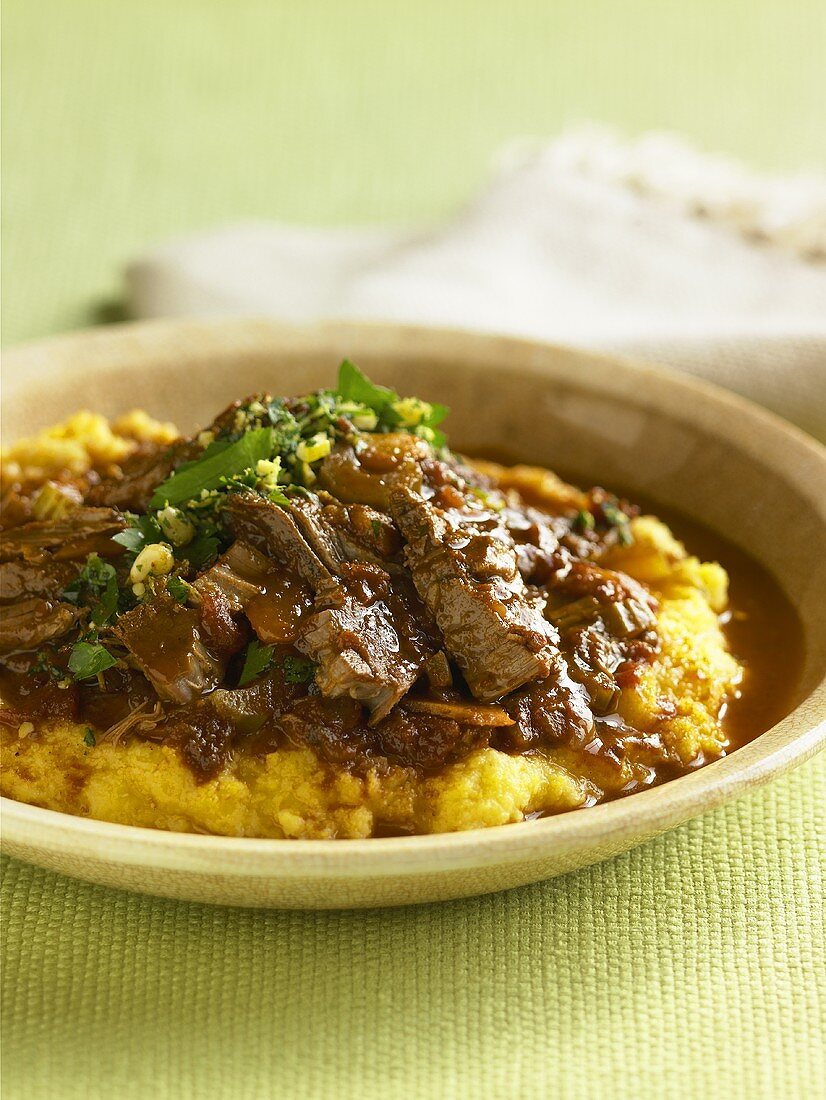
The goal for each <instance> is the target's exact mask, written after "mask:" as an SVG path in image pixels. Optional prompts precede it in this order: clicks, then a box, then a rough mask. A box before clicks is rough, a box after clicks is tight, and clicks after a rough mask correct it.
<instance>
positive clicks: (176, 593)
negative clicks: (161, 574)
mask: <svg viewBox="0 0 826 1100" xmlns="http://www.w3.org/2000/svg"><path fill="white" fill-rule="evenodd" d="M166 590H167V592H168V593H169V595H170V596H172V597H174V598H175V599H176V600H177V601H178V603H184V604H185V603H186V601H187V600H188V599H189V585H188V584H187V583H186V581H184V580H181V578H180V577H177V576H175V574H174V573H173V574H172V575H171V576H169V577H167V578H166Z"/></svg>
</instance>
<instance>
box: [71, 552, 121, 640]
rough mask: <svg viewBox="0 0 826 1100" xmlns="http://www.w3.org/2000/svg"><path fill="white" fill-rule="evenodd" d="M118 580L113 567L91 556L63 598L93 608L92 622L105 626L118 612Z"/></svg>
mask: <svg viewBox="0 0 826 1100" xmlns="http://www.w3.org/2000/svg"><path fill="white" fill-rule="evenodd" d="M118 596H119V592H118V578H117V573H116V572H115V568H114V566H113V565H110V564H109V562H106V561H102V560H101V558H99V557H98V555H97V554H90V555H89V557H88V558H87V559H86V564H85V565H84V566H83V568H82V569H81V571H80V573H78V575H77V577H76V578H75V579H74V580H73V581H72V582H71V584H68V585H66V587H65V588H64V590H63V598H64V599H65V600H67V601H68V602H69V603H73V604H75V606H77V605H78V604H83V605H84V606H86V607H91V608H92V622H93V623H94V624H95V626H104V625H105V624H106V623H109V622H111V621H112V620H113V619H114V617H115V615H117V612H118Z"/></svg>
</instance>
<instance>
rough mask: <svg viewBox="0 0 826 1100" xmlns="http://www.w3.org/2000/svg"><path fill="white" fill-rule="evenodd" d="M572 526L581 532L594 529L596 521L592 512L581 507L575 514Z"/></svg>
mask: <svg viewBox="0 0 826 1100" xmlns="http://www.w3.org/2000/svg"><path fill="white" fill-rule="evenodd" d="M571 526H572V527H573V529H574V530H575V531H579V532H584V531H593V529H594V527H595V526H596V523H595V520H594V517H593V516H592V515H591V513H590V512H588V511H586V509H584V508H581V509H580V510H579V511H578V512H577V514H576V515H575V516H574V519H573V522H572V524H571Z"/></svg>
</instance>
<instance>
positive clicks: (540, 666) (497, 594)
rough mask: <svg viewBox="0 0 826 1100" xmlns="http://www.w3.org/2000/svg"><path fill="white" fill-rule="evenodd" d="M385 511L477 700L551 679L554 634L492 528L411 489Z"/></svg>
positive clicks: (504, 539) (505, 541) (506, 543)
mask: <svg viewBox="0 0 826 1100" xmlns="http://www.w3.org/2000/svg"><path fill="white" fill-rule="evenodd" d="M390 506H391V510H392V514H393V518H394V520H395V521H396V523H397V525H398V527H399V530H400V531H401V533H402V535H403V536H404V538H405V539H406V541H407V547H406V551H405V556H406V560H407V564H408V566H409V568H410V572H411V574H412V577H413V581H414V583H415V585H416V589H417V591H418V593H419V595H420V597H421V598H422V600H423V601H424V603H425V604H426V605H427V607H428V608H429V609H430V611H431V613H432V614H433V617H434V618H435V620H436V623H437V624H438V626H439V629H440V630H441V632H442V634H443V636H444V639H445V645H446V648H447V650H448V652H449V653H450V654H451V655H452V656H453V657H454V658H455V659H456V661H457V663H458V665H459V667H460V668H461V670H462V673H463V675H464V677H465V680H466V681H467V684H468V687H469V688H470V690H471V691H472V692H473V694H474V695H475V696H476V698H477V699H481V700H482V701H488V702H489V701H491V700H493V699H499V698H501V697H502V696H504V695H508V694H510V692H512V691H516V689H517V688H519V687H522V685H523V684H526V683H530V682H531V681H533V680H544V679H545V678H546V677H547V676H549V675H550V674H551V671H552V670H553V669H554V668H555V666H556V663H557V658H558V649H557V643H558V635H557V633H556V631H555V630H554V628H553V627H552V626H551V625H550V624H549V623H548V622H547V621H546V620H545V619H544V618H543V615H542V609H541V606H539V604H538V603H537V602H535V601H533V600H531V599H530V597H529V595H528V592H527V589H526V587H525V583H524V581H523V580H522V577H521V574H520V573H519V570H518V568H517V562H516V554H515V551H514V548H513V543H512V542H511V540H510V539H509V538H508V535H507V533H506V532H505V531H504V530H503V529H502V528H501V527H500V526H499V524H498V522H497V521H496V520H495V519H494V518H491V517H490V516H487V515H486V514H484V513H481V514H479V515H477V514H475V513H472V512H471V513H469V514H463V513H459V512H452V513H449V512H445V511H443V510H441V509H439V508H436V507H434V506H433V505H432V504H430V503H429V502H428V501H426V500H424V499H423V498H422V497H419V496H417V495H416V494H415V493H413V492H411V490H409V489H399V490H397V491H395V492H394V493H393V494H392V495H391V500H390Z"/></svg>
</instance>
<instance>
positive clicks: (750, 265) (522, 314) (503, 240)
mask: <svg viewBox="0 0 826 1100" xmlns="http://www.w3.org/2000/svg"><path fill="white" fill-rule="evenodd" d="M126 281H127V297H128V302H129V305H130V307H131V310H132V312H133V313H134V314H135V315H136V316H138V317H159V316H181V315H190V316H191V315H211V316H215V315H221V314H268V315H272V316H276V317H278V318H280V319H282V320H287V321H312V320H316V319H321V318H333V317H335V318H347V319H357V320H374V321H378V320H386V321H402V322H409V323H422V324H433V325H446V326H455V327H462V328H472V329H477V330H486V331H494V332H500V333H509V334H516V335H523V336H531V337H537V338H541V339H549V340H554V341H558V342H564V343H571V344H578V345H580V346H585V347H592V348H601V349H608V350H618V351H621V352H623V353H626V354H632V355H636V356H638V357H642V358H646V359H649V360H652V361H658V362H661V363H664V364H666V365H669V366H672V367H675V368H678V369H682V370H686V371H689V372H690V373H693V374H696V375H699V376H702V377H706V378H709V379H711V380H713V381H716V382H718V383H720V384H722V385H724V386H727V387H729V388H730V389H733V390H736V391H738V392H740V393H743V394H745V395H747V396H750V397H752V398H753V399H754V400H757V401H759V402H761V403H763V404H764V405H766V406H768V407H770V408H772V409H774V410H775V411H777V412H779V413H780V414H781V415H783V416H785V417H787V418H788V419H790V420H793V421H795V422H796V423H797V424H799V425H800V426H801V427H804V428H805V429H807V430H808V431H810V432H811V433H812V434H815V435H817V436H820V437H821V438H823V437H826V178H823V177H820V176H818V175H813V174H810V175H798V176H794V177H791V176H789V177H767V176H758V175H756V174H753V173H750V172H748V171H747V170H746V169H744V168H743V167H741V166H739V165H737V164H736V163H734V162H731V161H728V160H725V159H722V158H712V157H708V156H705V155H703V154H701V153H699V152H697V151H695V150H694V149H692V148H691V147H690V146H688V145H686V144H685V143H684V142H682V141H680V140H679V139H677V138H674V137H671V136H668V135H648V136H645V137H643V138H640V139H637V140H636V141H633V142H625V141H623V140H622V139H620V138H619V137H618V136H617V135H616V134H615V133H614V132H612V131H609V130H605V129H603V128H598V127H584V128H579V129H577V130H575V131H573V132H571V133H569V134H566V135H563V136H562V137H561V138H558V139H557V140H556V141H555V142H552V143H551V144H549V145H544V146H542V145H536V144H527V143H519V144H516V145H512V146H510V147H509V148H508V150H507V151H506V153H505V154H504V155H503V157H501V158H500V162H499V166H498V170H497V171H496V173H495V174H494V176H493V178H492V180H491V181H490V183H489V184H488V185H487V186H486V187H485V188H484V189H483V190H482V192H481V194H480V195H479V196H478V197H477V198H475V199H474V200H472V201H471V202H470V203H469V204H468V205H467V206H466V207H465V208H464V209H462V210H460V211H459V212H458V214H457V215H456V216H455V217H453V218H452V219H450V220H449V221H448V222H447V223H445V224H441V225H436V226H430V227H425V228H419V229H412V230H411V229H402V230H399V229H382V228H358V229H332V230H328V229H314V228H297V227H291V226H284V225H276V224H267V223H262V224H258V223H252V224H242V225H234V226H229V227H227V228H223V229H218V230H215V231H212V232H207V233H204V234H202V235H198V236H195V237H190V238H186V239H181V240H176V241H172V242H170V243H168V244H165V245H162V246H160V247H158V248H156V249H154V250H152V251H151V252H149V253H148V254H146V255H144V256H142V257H138V258H137V259H136V260H135V261H134V262H133V263H132V264H130V265H129V267H128V268H127V272H126Z"/></svg>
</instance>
